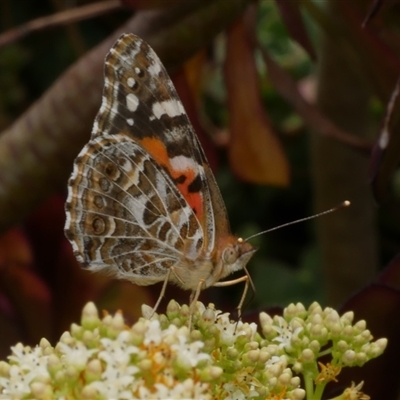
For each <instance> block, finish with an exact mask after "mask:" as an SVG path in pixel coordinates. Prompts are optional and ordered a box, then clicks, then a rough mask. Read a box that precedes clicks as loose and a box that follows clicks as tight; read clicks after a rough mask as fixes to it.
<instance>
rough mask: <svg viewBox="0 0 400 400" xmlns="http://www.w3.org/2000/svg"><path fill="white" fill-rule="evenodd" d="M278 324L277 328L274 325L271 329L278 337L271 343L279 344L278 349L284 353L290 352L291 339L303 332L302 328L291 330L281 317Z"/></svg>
mask: <svg viewBox="0 0 400 400" xmlns="http://www.w3.org/2000/svg"><path fill="white" fill-rule="evenodd" d="M278 323H279V326H276V325H274V326H273V327H272V328H273V329H274V330H275V331H276V332H277V333H278V336H276V337H275V338H274V339H273V341H275V342H279V347H281V348H284V349H285V350H286V351H292V350H293V347H292V344H291V340H292V337H293V336H298V334H299V333H300V332H301V331H302V330H303V327H297V328H296V329H294V330H293V328H292V327H291V326H290V325H288V323H287V322H286V321H285V320H284V319H283V318H282V317H278Z"/></svg>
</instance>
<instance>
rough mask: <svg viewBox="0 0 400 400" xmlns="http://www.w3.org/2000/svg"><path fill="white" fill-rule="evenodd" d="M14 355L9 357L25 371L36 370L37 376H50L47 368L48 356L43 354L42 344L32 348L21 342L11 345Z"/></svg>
mask: <svg viewBox="0 0 400 400" xmlns="http://www.w3.org/2000/svg"><path fill="white" fill-rule="evenodd" d="M11 351H12V352H13V355H11V356H9V357H8V359H9V360H10V361H13V362H14V363H16V364H18V366H19V367H20V368H21V370H23V371H35V376H40V377H48V376H49V375H50V374H49V372H48V370H47V359H48V357H47V356H44V355H43V350H42V348H41V347H40V346H36V347H35V348H33V349H31V348H30V347H24V346H23V345H22V344H21V343H18V344H17V345H15V346H12V347H11Z"/></svg>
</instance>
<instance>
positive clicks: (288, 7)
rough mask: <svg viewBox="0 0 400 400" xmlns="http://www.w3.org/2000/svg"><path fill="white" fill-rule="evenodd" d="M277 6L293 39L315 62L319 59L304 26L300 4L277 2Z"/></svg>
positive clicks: (285, 0) (295, 2)
mask: <svg viewBox="0 0 400 400" xmlns="http://www.w3.org/2000/svg"><path fill="white" fill-rule="evenodd" d="M276 4H277V6H278V9H279V12H280V14H281V16H282V19H283V22H284V23H285V25H286V27H287V30H288V31H289V33H290V35H291V36H292V38H293V39H294V40H296V41H297V42H298V43H299V44H300V45H301V46H302V47H303V49H304V50H305V51H307V53H308V54H309V56H310V57H311V59H313V60H315V59H316V58H317V57H316V54H315V51H314V46H313V44H312V42H311V40H310V37H309V36H308V33H307V29H306V27H305V26H304V21H303V18H302V16H301V12H300V5H301V4H300V2H298V1H287V0H276Z"/></svg>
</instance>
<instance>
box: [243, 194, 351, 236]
mask: <svg viewBox="0 0 400 400" xmlns="http://www.w3.org/2000/svg"><path fill="white" fill-rule="evenodd" d="M350 204H351V203H350V201H348V200H345V201H343V202H341V203H340V204H338V205H337V206H336V207H333V208H330V209H329V210H326V211H322V212H320V213H318V214H315V215H311V216H309V217H306V218H301V219H298V220H296V221H291V222H287V223H286V224H283V225H279V226H275V227H274V228H271V229H267V230H265V231H262V232H258V233H256V234H254V235H251V236H249V237H248V238H246V239H244V241H246V242H248V241H249V240H250V239H253V238H255V237H256V236H260V235H263V234H264V233H269V232H272V231H276V230H277V229H281V228H284V227H286V226H289V225H294V224H298V223H299V222H304V221H308V220H310V219H314V218H318V217H322V216H323V215H326V214H330V213H332V212H334V211H337V210H340V209H341V208H345V207H349V206H350Z"/></svg>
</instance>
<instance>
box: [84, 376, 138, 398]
mask: <svg viewBox="0 0 400 400" xmlns="http://www.w3.org/2000/svg"><path fill="white" fill-rule="evenodd" d="M128 378H129V377H127V376H124V377H122V378H116V379H114V380H112V381H110V380H104V381H101V382H100V381H96V382H92V383H90V384H89V385H88V387H93V388H95V389H96V390H97V391H98V392H99V394H101V395H102V396H103V397H104V398H106V399H110V400H111V399H121V400H129V399H133V398H134V397H133V393H132V391H131V390H128V389H127V388H128V386H129V385H130V384H131V383H132V381H133V377H130V378H131V379H128Z"/></svg>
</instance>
